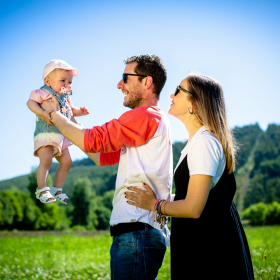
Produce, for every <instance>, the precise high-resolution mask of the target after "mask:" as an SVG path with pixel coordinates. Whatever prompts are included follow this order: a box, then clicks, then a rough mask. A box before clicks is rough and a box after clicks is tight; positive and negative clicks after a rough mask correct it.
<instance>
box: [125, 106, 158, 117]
mask: <svg viewBox="0 0 280 280" xmlns="http://www.w3.org/2000/svg"><path fill="white" fill-rule="evenodd" d="M161 115H162V110H161V109H160V108H159V107H156V106H145V107H144V106H142V107H138V108H135V109H132V110H129V111H127V112H125V113H124V114H122V116H133V117H148V118H151V117H152V118H153V117H161Z"/></svg>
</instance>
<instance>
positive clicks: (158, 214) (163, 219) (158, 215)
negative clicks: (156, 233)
mask: <svg viewBox="0 0 280 280" xmlns="http://www.w3.org/2000/svg"><path fill="white" fill-rule="evenodd" d="M165 201H166V200H165V199H159V200H157V202H156V204H155V220H154V221H157V223H159V224H160V228H163V227H164V226H165V225H166V224H167V221H168V220H169V219H168V216H167V215H164V214H163V213H162V211H161V206H162V204H163V203H164V202H165Z"/></svg>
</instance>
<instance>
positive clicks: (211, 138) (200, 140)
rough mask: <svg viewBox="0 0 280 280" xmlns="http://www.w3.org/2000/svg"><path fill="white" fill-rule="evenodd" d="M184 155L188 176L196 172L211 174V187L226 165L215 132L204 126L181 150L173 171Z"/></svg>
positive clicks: (221, 147)
mask: <svg viewBox="0 0 280 280" xmlns="http://www.w3.org/2000/svg"><path fill="white" fill-rule="evenodd" d="M186 155H188V167H189V172H190V176H191V175H197V174H202V175H209V176H212V183H211V188H213V187H214V186H215V185H216V184H217V183H218V181H219V179H220V178H221V176H222V174H223V172H224V170H225V166H226V158H225V154H224V151H223V146H222V144H221V142H220V141H219V140H218V138H217V136H216V134H214V133H212V132H210V131H209V130H207V129H206V127H205V126H203V127H201V128H200V129H199V130H198V131H197V132H196V134H195V135H194V136H193V137H192V139H191V141H189V143H188V144H187V145H186V147H185V148H184V149H183V150H182V152H181V157H180V159H179V162H178V164H177V166H176V168H175V171H176V169H177V167H178V166H179V165H180V163H181V162H182V160H183V159H184V158H185V157H186ZM175 171H174V172H175Z"/></svg>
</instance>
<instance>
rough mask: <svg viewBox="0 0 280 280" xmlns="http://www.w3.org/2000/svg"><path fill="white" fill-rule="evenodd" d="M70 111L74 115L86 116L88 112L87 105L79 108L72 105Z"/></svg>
mask: <svg viewBox="0 0 280 280" xmlns="http://www.w3.org/2000/svg"><path fill="white" fill-rule="evenodd" d="M72 112H73V116H74V117H80V116H86V115H88V114H89V110H88V108H87V107H80V108H75V107H72Z"/></svg>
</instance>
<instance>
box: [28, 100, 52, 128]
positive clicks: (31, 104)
mask: <svg viewBox="0 0 280 280" xmlns="http://www.w3.org/2000/svg"><path fill="white" fill-rule="evenodd" d="M26 105H27V107H28V108H29V109H30V110H31V111H32V112H33V113H35V114H36V115H37V116H38V117H40V118H42V119H43V120H44V121H45V122H46V123H47V124H50V125H53V124H52V123H51V122H50V120H51V119H52V118H51V116H50V115H49V113H48V112H47V111H45V110H43V109H42V108H41V106H40V105H39V104H38V103H37V102H36V101H34V100H32V99H29V100H28V101H27V104H26Z"/></svg>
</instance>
